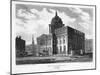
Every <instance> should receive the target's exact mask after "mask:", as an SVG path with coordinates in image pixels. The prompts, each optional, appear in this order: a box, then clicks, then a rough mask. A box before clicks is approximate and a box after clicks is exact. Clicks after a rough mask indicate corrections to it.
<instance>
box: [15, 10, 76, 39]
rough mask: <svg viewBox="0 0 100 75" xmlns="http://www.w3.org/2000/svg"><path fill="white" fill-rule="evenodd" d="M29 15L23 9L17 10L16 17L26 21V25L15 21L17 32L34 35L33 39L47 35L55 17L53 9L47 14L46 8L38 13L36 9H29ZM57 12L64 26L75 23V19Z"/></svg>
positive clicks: (17, 20) (19, 20) (20, 20)
mask: <svg viewBox="0 0 100 75" xmlns="http://www.w3.org/2000/svg"><path fill="white" fill-rule="evenodd" d="M30 11H31V13H30V12H28V11H26V10H25V9H19V10H18V13H17V16H18V17H23V18H25V19H27V20H26V21H27V22H26V23H24V22H23V21H22V20H23V19H20V18H17V19H16V25H17V31H16V33H17V32H19V31H20V32H21V31H22V32H24V33H29V34H34V36H35V38H37V37H38V36H40V35H41V34H48V33H49V24H50V23H51V19H52V18H53V17H54V16H55V11H56V10H54V9H50V11H51V12H48V10H47V9H46V8H43V10H41V11H39V10H37V9H30ZM57 12H58V15H59V16H60V17H61V19H62V20H63V22H64V24H66V25H67V24H68V23H69V22H73V21H75V19H73V18H70V17H69V16H68V15H67V14H66V13H65V12H59V11H57Z"/></svg>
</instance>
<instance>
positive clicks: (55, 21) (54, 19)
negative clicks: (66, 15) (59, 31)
mask: <svg viewBox="0 0 100 75" xmlns="http://www.w3.org/2000/svg"><path fill="white" fill-rule="evenodd" d="M51 24H52V25H54V24H63V22H62V20H61V18H60V17H59V16H58V15H57V12H56V15H55V17H53V18H52V20H51Z"/></svg>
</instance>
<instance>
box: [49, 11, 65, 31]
mask: <svg viewBox="0 0 100 75" xmlns="http://www.w3.org/2000/svg"><path fill="white" fill-rule="evenodd" d="M63 26H64V24H63V22H62V20H61V18H60V17H59V16H58V14H57V11H56V13H55V16H54V17H53V18H52V20H51V24H49V33H54V31H55V29H57V28H60V27H63Z"/></svg>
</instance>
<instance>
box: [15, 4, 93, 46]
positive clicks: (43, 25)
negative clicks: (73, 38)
mask: <svg viewBox="0 0 100 75" xmlns="http://www.w3.org/2000/svg"><path fill="white" fill-rule="evenodd" d="M56 11H57V13H58V16H59V17H60V18H61V19H62V21H63V24H65V26H70V27H73V28H75V29H77V30H80V31H82V32H84V33H85V36H86V38H87V39H92V38H93V17H94V15H93V9H92V8H81V7H67V6H66V7H58V6H46V5H33V4H32V5H31V4H16V19H15V22H16V24H15V27H16V36H18V35H21V37H22V38H23V39H24V40H26V44H31V43H32V37H34V41H35V43H36V38H37V37H39V36H40V35H42V34H49V24H50V23H51V20H52V18H53V17H54V16H55V12H56Z"/></svg>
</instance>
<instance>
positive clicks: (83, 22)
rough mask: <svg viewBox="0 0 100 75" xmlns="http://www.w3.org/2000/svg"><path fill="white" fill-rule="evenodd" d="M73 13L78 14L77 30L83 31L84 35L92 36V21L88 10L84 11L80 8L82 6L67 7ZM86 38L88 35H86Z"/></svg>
mask: <svg viewBox="0 0 100 75" xmlns="http://www.w3.org/2000/svg"><path fill="white" fill-rule="evenodd" d="M69 9H70V10H71V11H72V12H73V13H75V14H76V15H78V18H79V19H76V21H75V22H76V24H78V25H80V26H78V27H79V28H78V29H79V30H81V31H83V32H85V34H86V35H89V38H90V36H91V37H92V30H93V21H92V20H91V16H90V14H89V13H88V12H85V11H83V10H82V8H79V7H77V8H74V7H73V8H69ZM86 37H87V38H88V36H86Z"/></svg>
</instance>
